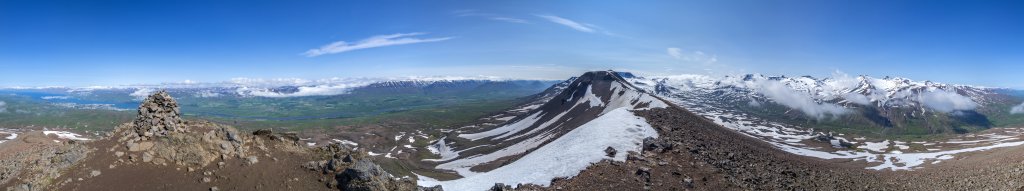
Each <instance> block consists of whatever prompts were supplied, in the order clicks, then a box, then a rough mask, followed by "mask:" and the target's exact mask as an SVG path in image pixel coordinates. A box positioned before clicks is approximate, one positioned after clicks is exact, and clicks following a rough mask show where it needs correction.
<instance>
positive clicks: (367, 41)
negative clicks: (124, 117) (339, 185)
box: [0, 0, 1024, 88]
mask: <svg viewBox="0 0 1024 191" xmlns="http://www.w3.org/2000/svg"><path fill="white" fill-rule="evenodd" d="M366 2H374V3H373V4H367V3H358V2H355V1H255V0H246V1H137V0H124V1H115V0H102V1H101V0H69V1H47V0H15V1H9V0H3V1H0V86H43V85H64V86H85V85H118V84H136V83H157V82H178V81H184V80H193V81H224V80H227V79H230V78H234V77H250V78H279V77H296V78H309V79H317V78H328V77H376V76H408V75H427V76H430V75H459V76H475V75H488V76H503V77H516V78H546V79H561V78H566V77H569V76H574V75H578V73H579V72H582V71H587V70H599V69H617V70H627V71H636V72H638V73H641V74H646V75H665V74H685V73H698V74H714V75H725V74H737V73H764V74H785V75H815V76H826V75H828V74H830V73H831V72H833V71H836V70H840V71H843V72H845V73H849V74H865V75H872V76H886V75H892V76H904V77H909V78H913V79H918V80H932V81H940V82H951V83H962V84H975V85H985V86H1002V87H1016V88H1022V87H1024V77H1022V75H1021V73H1022V71H1024V3H1021V1H890V0H885V1H853V0H850V1H802V0H788V1H764V0H750V1H717V0H716V1H502V2H497V1H366ZM339 41H344V42H340V43H335V42H339ZM332 43H334V44H333V46H331V45H332Z"/></svg>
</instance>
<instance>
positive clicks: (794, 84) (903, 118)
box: [628, 73, 1020, 134]
mask: <svg viewBox="0 0 1024 191" xmlns="http://www.w3.org/2000/svg"><path fill="white" fill-rule="evenodd" d="M628 80H629V81H630V82H631V83H633V84H634V85H636V86H638V87H641V88H644V89H647V90H650V91H653V92H656V93H657V94H658V95H659V96H663V97H666V98H671V99H672V100H673V101H675V102H678V103H679V104H680V105H681V106H684V107H686V108H687V109H690V110H692V111H697V112H698V113H701V111H709V112H710V111H712V110H714V111H717V112H732V113H744V114H751V115H755V116H758V117H761V118H764V119H769V120H771V121H775V122H784V123H792V124H794V125H801V126H814V125H815V124H818V125H820V124H821V123H829V122H830V121H831V122H835V123H836V124H828V125H827V126H835V125H840V124H841V125H844V126H846V127H850V128H862V129H870V128H875V129H874V130H877V131H890V130H886V128H892V127H897V129H902V130H908V129H907V128H911V129H916V130H908V131H919V130H920V129H925V131H927V133H942V132H948V131H947V130H953V131H954V132H963V131H968V130H969V129H976V128H988V127H991V126H993V124H994V123H993V122H992V120H1000V119H998V118H992V117H990V116H992V115H995V116H1003V113H1006V112H1007V111H1009V110H1007V111H1001V110H1004V109H1002V108H1003V107H1006V106H1007V105H1015V104H1018V103H1020V100H1019V98H1014V97H1012V96H1007V95H1005V94H1001V93H1000V91H997V89H994V88H986V87H977V86H968V85H951V84H944V83H936V82H931V81H914V80H910V79H907V78H900V77H884V78H873V77H869V76H856V77H851V76H847V75H845V74H841V73H837V74H835V75H833V76H832V77H829V78H821V79H819V78H814V77H810V76H800V77H786V76H765V75H759V74H748V75H741V76H726V77H721V78H716V77H710V76H704V75H679V76H661V77H635V78H629V79H628ZM951 126H952V127H951ZM846 127H842V128H846ZM878 127H881V128H878ZM950 128H951V129H950ZM898 131H900V132H890V133H896V134H901V133H905V132H902V131H901V130H898ZM927 133H926V134H927Z"/></svg>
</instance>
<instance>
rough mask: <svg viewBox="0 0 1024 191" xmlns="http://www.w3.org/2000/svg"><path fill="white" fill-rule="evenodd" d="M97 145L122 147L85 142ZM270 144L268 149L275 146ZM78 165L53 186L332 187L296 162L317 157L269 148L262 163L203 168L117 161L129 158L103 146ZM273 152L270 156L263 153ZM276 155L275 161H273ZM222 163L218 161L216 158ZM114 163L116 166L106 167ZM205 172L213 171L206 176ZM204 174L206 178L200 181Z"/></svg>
mask: <svg viewBox="0 0 1024 191" xmlns="http://www.w3.org/2000/svg"><path fill="white" fill-rule="evenodd" d="M88 145H89V146H93V147H95V148H111V147H123V146H121V145H119V144H117V142H116V141H114V140H109V139H104V140H99V141H96V142H91V143H89V144H88ZM278 146H279V145H273V146H270V147H278ZM94 154H95V155H94V156H93V157H90V158H88V159H86V160H85V161H83V162H82V164H81V165H80V166H77V167H75V168H72V169H69V170H68V172H67V173H65V174H64V175H63V176H61V177H60V178H58V180H61V179H63V178H67V179H76V178H83V180H81V181H77V180H73V181H70V182H68V183H67V184H63V185H61V186H59V187H57V188H56V189H54V190H209V189H210V188H211V187H217V188H218V189H220V190H330V189H329V188H328V187H326V186H324V183H322V182H319V181H318V179H319V178H320V177H319V176H318V175H317V174H315V173H311V172H310V171H309V170H306V169H303V168H302V167H301V166H300V165H301V164H303V163H305V162H307V161H313V160H316V157H314V155H312V154H310V153H299V152H284V151H270V152H259V153H257V154H256V155H258V156H260V157H261V158H260V161H259V162H258V163H256V164H254V165H246V164H243V163H245V162H244V161H242V160H238V159H236V160H231V159H229V160H223V161H224V162H225V165H224V167H218V165H217V164H211V165H207V166H206V167H193V168H194V171H192V172H189V171H188V167H185V166H178V165H173V164H168V165H157V164H153V163H141V162H139V163H130V162H118V159H119V158H120V159H122V160H126V158H127V157H116V156H115V155H114V152H113V151H110V150H107V149H103V150H101V151H97V152H95V153H94ZM266 156H273V158H270V157H266ZM274 158H276V159H277V160H276V161H275V160H273V159H274ZM218 161H221V160H218ZM111 165H114V168H110V167H111ZM92 170H99V171H100V172H101V173H100V175H99V176H95V177H92V176H91V175H90V173H91V172H92ZM204 172H210V173H212V174H211V175H209V176H206V175H204ZM204 177H208V178H210V180H211V181H210V182H208V183H204V182H203V181H202V180H203V178H204Z"/></svg>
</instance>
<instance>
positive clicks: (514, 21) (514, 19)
mask: <svg viewBox="0 0 1024 191" xmlns="http://www.w3.org/2000/svg"><path fill="white" fill-rule="evenodd" d="M490 19H491V20H496V21H505V22H510V23H521V24H530V21H526V20H523V19H517V18H512V17H491V18H490Z"/></svg>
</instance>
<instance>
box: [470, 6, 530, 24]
mask: <svg viewBox="0 0 1024 191" xmlns="http://www.w3.org/2000/svg"><path fill="white" fill-rule="evenodd" d="M452 14H453V15H455V16H459V17H479V18H486V19H489V20H494V21H502V22H510V23H519V24H530V21H527V20H525V19H520V18H515V17H509V16H502V15H498V14H493V13H485V12H480V11H478V10H475V9H463V10H455V11H452Z"/></svg>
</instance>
